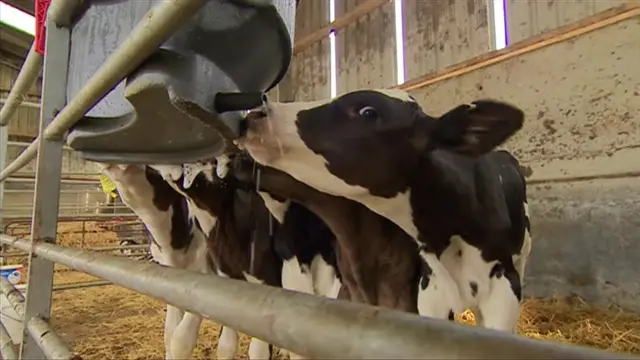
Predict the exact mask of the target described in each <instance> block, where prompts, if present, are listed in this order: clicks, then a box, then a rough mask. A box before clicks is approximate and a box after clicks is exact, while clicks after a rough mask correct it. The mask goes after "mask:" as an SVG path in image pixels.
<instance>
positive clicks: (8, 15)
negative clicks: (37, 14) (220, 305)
mask: <svg viewBox="0 0 640 360" xmlns="http://www.w3.org/2000/svg"><path fill="white" fill-rule="evenodd" d="M0 24H3V25H8V26H10V27H12V28H15V29H18V30H20V31H22V32H25V33H27V34H29V35H31V36H34V35H35V33H36V19H35V18H34V17H33V16H31V15H29V14H28V13H26V12H24V11H22V10H20V9H17V8H15V7H13V6H11V5H9V4H6V3H4V2H1V1H0Z"/></svg>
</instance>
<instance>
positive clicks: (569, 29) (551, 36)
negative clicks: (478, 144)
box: [393, 1, 640, 91]
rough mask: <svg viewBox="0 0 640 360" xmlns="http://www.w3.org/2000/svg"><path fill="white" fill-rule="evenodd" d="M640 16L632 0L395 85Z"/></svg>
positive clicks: (422, 82) (418, 82) (439, 76)
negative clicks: (503, 47)
mask: <svg viewBox="0 0 640 360" xmlns="http://www.w3.org/2000/svg"><path fill="white" fill-rule="evenodd" d="M638 15H640V1H631V2H627V3H624V4H623V5H621V6H617V7H614V8H611V9H609V10H605V11H602V12H599V13H597V14H595V15H593V16H590V17H587V18H584V19H582V20H579V21H576V22H574V23H571V24H568V25H565V26H561V27H559V28H556V29H554V30H550V31H547V32H544V33H542V34H540V35H536V36H532V37H530V38H528V39H525V40H522V41H519V42H517V43H515V44H513V45H510V46H509V47H507V48H505V49H502V50H497V51H492V52H489V53H486V54H483V55H480V56H477V57H475V58H472V59H470V60H467V61H464V62H461V63H458V64H456V65H453V66H450V67H448V68H445V69H443V70H442V71H439V72H437V73H435V74H434V73H431V74H427V75H424V76H420V77H418V78H415V79H412V80H409V81H407V82H405V83H403V84H400V85H397V86H394V87H393V88H399V89H402V90H405V91H410V90H415V89H419V88H422V87H425V86H428V85H431V84H435V83H437V82H440V81H444V80H446V79H450V78H452V77H456V76H460V75H463V74H466V73H469V72H472V71H475V70H478V69H482V68H485V67H488V66H491V65H493V64H496V63H499V62H502V61H506V60H509V59H511V58H514V57H516V56H520V55H523V54H526V53H529V52H532V51H535V50H538V49H541V48H544V47H547V46H551V45H553V44H557V43H559V42H562V41H566V40H568V39H571V38H574V37H577V36H580V35H584V34H586V33H588V32H591V31H594V30H598V29H601V28H603V27H606V26H609V25H613V24H616V23H618V22H620V21H623V20H626V19H630V18H632V17H636V16H638Z"/></svg>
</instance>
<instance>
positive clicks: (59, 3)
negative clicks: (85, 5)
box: [47, 0, 80, 27]
mask: <svg viewBox="0 0 640 360" xmlns="http://www.w3.org/2000/svg"><path fill="white" fill-rule="evenodd" d="M78 5H80V0H53V1H51V4H49V8H48V9H47V18H48V19H50V20H53V22H55V23H56V24H57V25H58V26H62V27H69V26H70V25H71V17H72V16H73V12H74V11H75V9H76V8H77V7H78Z"/></svg>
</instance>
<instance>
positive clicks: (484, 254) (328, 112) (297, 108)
mask: <svg viewBox="0 0 640 360" xmlns="http://www.w3.org/2000/svg"><path fill="white" fill-rule="evenodd" d="M523 120H524V115H523V113H522V111H520V110H519V109H518V108H516V107H513V106H511V105H508V104H505V103H502V102H498V101H491V100H484V101H477V102H475V103H473V104H470V105H460V106H457V107H455V108H454V109H452V110H450V111H449V112H447V113H445V114H444V115H442V116H440V117H439V118H434V117H432V116H429V115H427V114H425V113H424V112H423V110H422V108H421V107H420V106H419V105H418V104H417V103H416V102H415V100H414V99H413V98H412V97H411V96H410V95H408V94H407V93H405V92H403V91H400V90H375V91H374V90H369V91H355V92H351V93H347V94H345V95H342V96H340V97H337V98H335V99H333V100H326V101H316V102H308V103H275V102H268V101H267V102H266V104H265V105H264V106H263V107H262V108H261V109H256V110H254V111H252V112H250V113H249V114H248V116H247V133H246V135H245V136H243V138H242V139H241V140H240V141H239V145H240V146H242V147H244V148H245V149H246V150H248V152H249V153H250V154H251V156H252V157H253V158H254V159H255V160H256V161H258V162H259V163H261V164H263V165H267V166H269V167H273V168H275V169H278V170H281V171H283V172H285V173H287V174H289V175H291V176H292V177H293V178H295V179H296V180H298V181H300V182H303V183H305V184H307V185H309V186H310V187H313V188H315V189H317V190H319V191H321V192H325V193H327V194H331V195H337V196H343V197H346V198H348V199H351V200H354V201H356V202H359V203H362V204H364V205H365V206H367V207H368V208H369V209H371V210H373V211H374V212H376V213H378V214H380V215H382V216H384V217H386V218H388V219H390V220H391V221H393V222H394V223H396V224H397V225H398V226H400V228H402V229H403V230H404V231H405V232H406V233H407V234H409V235H410V236H411V237H412V238H413V239H415V240H416V241H417V242H418V244H419V245H420V256H421V257H422V258H423V260H424V261H425V263H426V273H425V276H423V279H422V281H421V283H422V286H421V288H420V291H419V295H418V309H419V312H420V313H421V314H423V315H427V316H433V317H439V318H446V317H448V316H449V315H450V313H451V312H461V311H463V310H465V308H467V307H471V308H473V309H474V310H475V312H476V313H477V315H478V318H479V319H480V323H482V324H483V325H484V326H486V327H490V328H494V329H498V330H506V331H512V330H513V329H514V328H515V325H516V323H517V319H518V316H519V302H520V300H521V297H522V294H521V283H522V276H523V275H524V268H525V262H526V259H527V257H528V255H529V251H530V248H531V239H530V237H529V222H528V212H527V203H526V190H525V183H524V178H523V176H522V175H521V173H520V172H519V166H518V163H517V160H516V159H515V158H513V157H512V156H511V155H510V154H509V153H507V152H491V151H492V150H493V149H494V148H495V147H497V146H499V145H500V144H502V143H503V142H504V141H506V140H507V139H508V138H509V137H510V136H511V135H513V134H514V133H515V132H517V131H518V130H519V129H520V128H521V127H522V124H523Z"/></svg>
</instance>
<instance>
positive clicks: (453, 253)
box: [419, 236, 520, 331]
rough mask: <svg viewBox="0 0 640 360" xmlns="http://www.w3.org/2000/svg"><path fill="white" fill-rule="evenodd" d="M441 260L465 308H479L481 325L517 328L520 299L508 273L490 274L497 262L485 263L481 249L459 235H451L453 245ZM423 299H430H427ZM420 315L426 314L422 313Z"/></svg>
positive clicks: (509, 329)
mask: <svg viewBox="0 0 640 360" xmlns="http://www.w3.org/2000/svg"><path fill="white" fill-rule="evenodd" d="M440 261H441V263H442V264H443V265H444V267H445V268H446V269H447V270H448V271H449V274H451V277H452V278H453V280H454V282H455V285H456V287H457V288H458V290H459V294H460V298H461V305H462V306H461V307H462V310H464V309H467V308H471V309H474V312H476V311H477V310H479V311H480V314H481V316H480V317H481V318H482V320H483V321H482V322H483V324H482V325H483V326H485V327H487V328H492V329H495V330H502V331H513V330H514V328H515V326H516V324H517V322H518V316H519V314H520V302H519V301H518V299H517V297H516V295H515V294H514V292H513V289H512V288H511V283H510V282H509V280H508V279H507V278H506V276H504V275H503V276H500V277H495V276H494V277H490V273H491V270H492V269H493V267H494V266H495V265H496V264H497V261H491V262H486V261H485V260H484V259H483V258H482V253H481V251H480V250H479V249H478V248H476V247H474V246H471V245H469V244H468V243H467V242H465V241H464V239H462V238H461V237H460V236H453V237H451V245H450V246H449V247H448V248H447V249H446V250H445V251H444V252H443V254H442V256H441V257H440ZM430 285H431V284H430ZM427 290H429V289H428V288H427ZM419 296H420V295H419ZM424 301H425V302H431V300H428V299H426V298H425V300H424ZM428 305H429V306H431V307H433V306H436V305H433V304H428ZM462 310H460V311H462ZM453 311H454V312H456V313H458V312H459V311H456V310H455V309H453ZM420 314H421V315H423V314H422V312H420Z"/></svg>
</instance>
